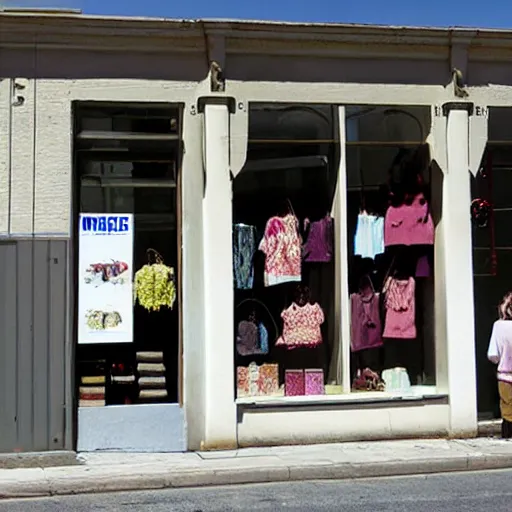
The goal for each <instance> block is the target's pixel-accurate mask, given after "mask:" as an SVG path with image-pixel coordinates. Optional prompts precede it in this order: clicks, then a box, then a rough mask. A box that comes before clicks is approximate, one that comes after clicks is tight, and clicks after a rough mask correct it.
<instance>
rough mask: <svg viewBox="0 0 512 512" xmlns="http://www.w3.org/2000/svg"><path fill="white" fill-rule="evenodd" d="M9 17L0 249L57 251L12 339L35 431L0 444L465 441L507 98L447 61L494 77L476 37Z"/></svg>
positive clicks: (15, 433)
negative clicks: (25, 325) (495, 126)
mask: <svg viewBox="0 0 512 512" xmlns="http://www.w3.org/2000/svg"><path fill="white" fill-rule="evenodd" d="M2 20H3V22H4V24H5V25H6V27H7V28H6V31H4V35H3V36H2V37H3V38H4V40H2V41H0V44H2V45H3V48H5V49H4V55H5V57H4V59H5V63H6V66H5V69H6V71H4V76H5V79H3V80H2V81H1V82H0V97H1V99H2V102H1V104H2V108H3V110H0V113H1V115H0V123H2V124H1V129H0V144H2V148H1V150H0V155H1V156H0V158H1V160H0V164H1V167H0V179H1V180H2V184H3V185H2V186H0V194H3V195H2V200H1V201H0V204H1V205H3V206H2V208H3V211H2V217H1V222H2V224H1V225H0V232H2V234H3V237H2V241H1V247H2V250H4V251H5V254H6V255H9V254H11V253H9V252H8V251H9V250H10V251H11V252H12V250H14V249H13V247H14V246H16V249H15V250H16V251H18V253H17V254H18V256H17V259H16V258H14V259H15V260H16V265H15V268H16V269H17V270H16V272H18V274H20V272H21V274H20V275H22V274H23V269H24V268H25V267H24V266H23V265H28V267H29V268H30V269H39V270H38V271H36V270H31V272H30V276H32V277H30V276H29V277H27V274H25V279H29V280H30V279H32V280H34V282H36V280H35V279H36V276H37V275H38V272H39V271H41V268H42V267H43V263H44V264H45V265H48V264H49V263H52V264H53V262H54V261H55V260H58V257H57V256H53V255H50V256H49V254H50V253H51V251H53V250H54V249H51V250H50V253H49V252H48V250H49V249H46V252H45V251H44V250H42V249H39V246H40V244H43V243H44V244H56V243H57V242H58V241H59V242H60V243H61V244H63V247H64V253H65V263H62V261H61V262H60V263H61V264H62V267H59V270H58V276H60V278H61V279H62V280H63V281H64V282H65V284H64V285H63V288H62V290H61V292H60V293H61V296H62V297H61V296H59V297H60V299H59V300H61V304H62V311H63V312H62V314H61V315H60V316H59V315H56V314H54V313H53V314H52V311H53V309H52V308H50V310H49V311H50V312H49V313H48V315H49V316H48V320H47V323H46V324H44V328H45V329H46V330H47V331H48V333H49V334H48V337H47V339H46V341H45V344H38V341H37V339H36V338H35V337H34V335H32V334H30V333H25V334H23V332H22V334H23V336H25V337H24V338H23V340H24V341H23V343H25V345H24V346H25V347H26V348H27V350H28V354H29V355H28V356H20V354H19V352H17V351H16V350H17V349H16V346H17V344H19V339H20V338H19V336H20V334H16V333H19V329H18V330H17V328H16V327H15V326H13V327H12V331H11V330H8V332H9V340H11V341H10V342H9V343H11V344H10V345H9V347H10V348H9V350H10V352H9V354H11V356H10V357H16V358H17V364H16V365H15V367H16V368H17V370H16V371H15V372H14V373H13V372H7V373H6V374H5V375H6V376H5V378H6V382H7V381H8V380H9V379H11V380H13V382H14V381H15V382H16V386H17V387H16V386H15V389H18V391H17V392H16V393H18V394H16V396H17V397H21V396H25V395H26V396H27V397H28V398H27V400H29V402H30V404H33V405H34V407H32V406H29V405H30V404H28V403H27V402H23V404H22V401H21V399H18V398H16V397H15V398H14V399H13V400H11V402H12V405H11V406H10V407H11V408H12V411H13V413H14V414H15V413H16V411H18V410H19V409H20V408H21V409H20V410H22V412H23V414H22V420H23V422H24V424H27V422H28V423H29V424H31V425H33V428H34V429H35V428H36V426H37V425H38V424H39V423H44V422H46V424H47V425H50V426H51V428H48V429H47V430H48V431H47V433H46V434H47V435H46V437H45V439H40V442H39V444H38V443H36V442H35V438H34V436H33V433H32V432H31V431H30V429H29V430H27V431H26V432H25V433H23V429H22V435H21V437H20V432H19V428H18V427H17V426H16V421H20V420H16V421H15V422H14V423H12V424H11V423H9V422H7V421H6V422H5V425H3V426H2V430H4V429H5V430H6V431H7V432H12V436H11V438H10V439H11V441H9V443H8V444H9V445H8V446H7V445H6V448H5V450H6V451H11V450H13V449H15V448H17V449H23V450H30V449H36V448H37V449H63V448H67V449H78V450H100V449H103V450H105V449H114V450H124V451H128V450H131V451H183V450H193V449H222V448H232V447H236V446H257V445H269V444H288V443H308V442H330V441H346V440H355V439H378V438H399V437H421V436H453V437H458V436H461V437H470V436H474V435H475V434H476V429H477V405H476V403H477V402H476V363H475V327H474V322H473V318H474V316H475V315H474V300H473V250H472V229H474V228H472V224H471V215H470V213H469V212H470V203H471V199H472V196H471V190H470V184H471V174H473V175H476V174H477V172H478V171H479V170H480V168H481V162H482V156H483V153H484V150H485V147H486V143H487V120H488V117H489V116H488V111H489V106H491V105H493V104H495V105H497V106H498V105H502V106H503V105H506V104H507V103H508V102H509V100H510V101H511V102H512V90H511V92H509V90H508V89H509V88H508V87H505V86H504V87H501V88H499V87H496V86H485V87H483V86H481V83H480V81H481V79H480V78H478V80H477V79H476V78H472V80H473V82H472V83H470V85H469V86H468V87H467V88H466V89H463V88H462V89H461V87H459V85H463V84H459V83H455V84H454V83H450V80H451V75H450V70H451V69H452V68H453V67H457V68H459V69H463V70H464V71H466V70H467V69H469V68H471V69H473V68H472V66H473V65H474V66H475V69H476V70H477V72H475V74H474V75H473V74H469V75H468V76H470V77H485V76H486V75H485V70H484V68H485V66H486V64H485V63H482V62H483V61H482V58H481V54H480V53H478V52H477V54H476V55H477V56H476V57H475V58H476V59H477V61H476V63H473V62H472V61H471V59H472V58H473V57H474V55H475V53H474V52H475V51H476V50H473V47H474V48H478V51H480V47H479V46H478V45H479V44H486V39H485V37H484V36H482V35H480V34H479V35H478V36H477V35H475V34H473V35H471V37H470V34H469V33H468V32H466V31H452V32H449V31H446V30H423V29H393V28H382V27H344V26H322V25H318V26H302V25H286V24H264V23H249V22H247V23H244V22H225V23H224V22H222V23H221V22H204V23H203V22H197V23H185V22H174V21H161V20H160V21H157V20H129V19H125V20H116V21H115V23H114V21H112V20H108V19H101V18H87V17H83V16H76V15H59V16H48V15H42V14H38V15H35V14H33V15H19V14H18V15H16V14H4V15H2ZM43 26H45V27H46V30H45V31H44V32H42V31H41V27H43ZM63 27H67V28H69V29H70V30H71V32H70V35H67V36H66V37H70V38H71V39H72V41H73V45H70V46H69V48H65V47H64V44H63V42H62V41H61V39H59V38H62V37H63V36H61V35H60V31H61V30H63ZM21 28H23V29H24V30H25V32H26V31H30V32H31V33H33V34H34V40H36V41H37V44H36V45H35V46H34V45H33V44H32V43H30V44H29V43H24V45H25V46H22V47H20V46H19V43H20V41H19V33H20V32H19V31H20V30H21ZM112 31H115V33H116V38H115V39H116V41H115V43H114V42H110V40H109V39H108V37H107V36H108V35H109V34H111V33H112ZM98 34H100V35H101V34H102V37H103V38H105V39H104V40H103V42H102V43H101V44H100V43H99V40H100V39H101V38H99V37H98ZM162 34H165V35H162ZM486 37H487V36H486ZM488 37H490V36H488ZM393 38H396V40H395V39H393ZM468 38H469V39H468ZM478 38H481V40H482V41H483V42H481V41H480V39H478ZM319 39H321V40H322V41H323V45H322V47H321V48H320V47H319V46H318V44H317V42H318V40H319ZM473 39H474V42H471V41H473ZM205 40H206V47H205ZM59 41H61V43H58V42H59ZM59 44H60V46H59ZM472 45H473V46H472ZM56 48H58V49H56ZM405 50H407V52H405ZM20 52H21V53H20ZM404 52H405V53H404ZM472 52H473V53H472ZM21 54H23V55H22V56H23V57H24V58H23V59H21V60H20V55H21ZM79 57H80V59H79ZM79 62H80V64H79ZM211 62H214V64H211V65H208V64H209V63H211ZM63 63H66V66H64V64H63ZM84 63H87V65H85V64H84ZM27 77H29V78H27ZM31 77H36V79H32V78H31ZM498 89H499V91H498ZM498 92H499V94H498ZM465 94H466V95H467V96H464V95H465ZM509 96H510V98H509ZM493 102H494V103H493ZM511 104H512V103H511ZM26 126H31V127H32V130H29V132H28V133H27V131H26ZM393 216H394V217H393ZM404 219H405V220H404ZM411 219H413V220H414V222H412V221H411ZM410 221H411V222H410ZM390 230H391V231H390ZM393 230H394V231H393ZM391 233H393V234H391ZM23 243H25V244H28V245H27V248H26V249H23V245H19V244H23ZM6 247H9V249H8V250H7V249H5V248H6ZM45 247H46V246H45ZM55 250H56V249H55ZM23 251H24V252H23ZM13 254H14V253H13ZM51 254H53V253H51ZM13 257H14V256H13ZM6 258H7V256H6ZM6 261H7V260H6ZM154 263H157V264H159V265H160V267H158V271H162V272H163V273H164V274H165V278H163V279H161V274H158V273H157V274H155V273H153V271H154V270H155V268H154V267H153V268H151V269H150V270H148V269H147V268H146V265H148V264H149V265H151V264H154ZM55 264H57V263H55ZM13 268H14V267H13ZM144 272H147V274H144ZM54 273H55V269H54ZM18 274H16V275H18ZM158 276H160V277H158ZM17 279H18V283H22V284H23V280H21V281H20V279H22V278H20V277H18V278H17ZM157 280H158V283H159V284H158V293H155V289H156V285H152V284H151V283H153V282H156V281H157ZM55 283H56V281H55V275H54V278H53V279H51V278H48V280H47V282H46V284H44V283H41V282H38V283H37V285H35V284H32V285H31V288H30V289H31V293H32V295H30V301H31V304H32V306H31V309H30V313H29V315H30V317H31V318H38V317H37V315H38V313H37V312H38V311H40V308H41V304H42V302H41V300H42V299H41V300H40V299H39V296H40V294H39V292H40V291H41V292H42V293H43V296H44V297H49V296H51V290H52V289H53V288H52V285H53V286H55ZM2 286H3V289H4V290H5V289H7V287H8V286H9V283H7V282H6V283H4V284H3V285H2ZM45 286H46V288H45ZM36 289H37V291H38V293H37V294H36ZM48 290H50V291H48ZM45 294H46V295H45ZM49 294H50V295H49ZM134 297H135V300H134ZM155 301H156V302H158V304H159V305H160V308H159V309H158V310H155V309H154V307H153V306H154V305H155ZM11 302H12V301H11ZM43 302H44V301H43ZM45 303H46V302H45ZM50 303H51V301H50ZM158 304H157V305H158ZM15 307H18V308H19V309H18V313H17V314H18V316H19V315H21V313H22V312H23V309H21V308H20V306H19V305H17V306H16V304H14V303H12V304H11V305H10V308H11V309H7V308H5V310H4V311H2V314H4V318H6V319H7V318H8V317H10V315H12V314H13V313H12V312H13V311H14V309H13V308H15ZM20 318H21V317H20ZM477 323H478V318H477ZM38 325H41V324H38ZM59 328H60V331H58V329H59ZM9 329H11V328H9ZM57 332H58V333H59V334H58V336H57V335H55V333H57ZM36 337H37V336H36ZM13 347H14V348H13ZM57 349H58V350H59V351H60V352H59V354H60V356H59V359H58V360H54V359H53V358H52V357H50V354H52V353H54V351H55V350H57ZM5 353H6V354H8V352H7V350H6V351H5ZM36 355H38V356H40V359H37V360H44V361H48V362H47V363H45V364H43V365H42V366H41V365H34V364H33V361H34V360H35V358H36ZM24 357H25V358H24ZM45 358H46V359H45ZM7 360H8V358H7V356H6V358H5V359H4V361H7ZM6 366H7V364H6ZM22 374H23V375H32V377H31V380H30V383H31V384H30V385H29V386H27V385H26V384H25V383H24V381H23V379H22V378H21V376H22ZM37 383H39V384H41V386H43V385H46V388H45V389H47V390H48V393H47V394H46V395H44V399H43V401H42V402H37V407H36V406H35V404H36V400H35V398H34V397H33V396H32V395H30V393H29V390H33V389H36V387H37V386H38V384H37ZM22 391H23V393H25V394H22ZM40 393H41V392H40ZM56 397H57V398H56ZM9 400H10V399H9ZM56 401H57V403H56ZM43 409H44V410H43ZM15 416H16V414H15ZM48 418H51V421H50V423H48ZM17 428H18V430H17ZM57 429H60V432H61V433H62V435H61V436H59V437H58V441H54V442H53V444H52V440H53V439H57V437H56V436H55V435H54V434H53V432H54V431H56V430H57Z"/></svg>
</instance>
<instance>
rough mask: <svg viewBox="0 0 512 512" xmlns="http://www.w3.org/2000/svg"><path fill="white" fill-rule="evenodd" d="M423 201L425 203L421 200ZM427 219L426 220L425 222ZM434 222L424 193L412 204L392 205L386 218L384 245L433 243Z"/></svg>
mask: <svg viewBox="0 0 512 512" xmlns="http://www.w3.org/2000/svg"><path fill="white" fill-rule="evenodd" d="M422 201H423V204H421V202H422ZM425 220H426V222H425ZM433 243H434V222H433V221H432V216H431V215H430V213H429V209H428V203H427V201H426V200H425V197H424V196H423V194H419V195H418V196H416V197H415V198H414V201H413V202H412V204H411V205H406V204H403V205H401V206H397V207H395V206H390V207H389V208H388V209H387V211H386V216H385V218H384V245H385V246H386V247H387V246H389V245H433Z"/></svg>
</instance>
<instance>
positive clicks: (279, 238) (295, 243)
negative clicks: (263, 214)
mask: <svg viewBox="0 0 512 512" xmlns="http://www.w3.org/2000/svg"><path fill="white" fill-rule="evenodd" d="M259 249H260V251H262V252H264V253H265V276H264V282H265V286H273V285H276V284H282V283H287V282H291V281H300V280H301V238H300V236H299V232H298V221H297V217H295V215H292V214H288V215H286V216H285V217H272V218H270V219H269V220H268V221H267V225H266V227H265V234H264V235H263V238H262V240H261V242H260V246H259Z"/></svg>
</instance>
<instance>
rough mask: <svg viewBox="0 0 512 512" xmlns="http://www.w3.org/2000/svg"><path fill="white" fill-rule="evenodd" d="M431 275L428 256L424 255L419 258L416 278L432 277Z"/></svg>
mask: <svg viewBox="0 0 512 512" xmlns="http://www.w3.org/2000/svg"><path fill="white" fill-rule="evenodd" d="M430 274H431V272H430V263H429V261H428V256H427V255H425V254H424V255H423V256H420V257H419V258H418V262H417V263H416V277H430Z"/></svg>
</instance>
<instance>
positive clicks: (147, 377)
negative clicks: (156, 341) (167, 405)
mask: <svg viewBox="0 0 512 512" xmlns="http://www.w3.org/2000/svg"><path fill="white" fill-rule="evenodd" d="M136 357H137V373H138V374H139V378H138V386H139V402H141V403H144V402H150V403H152V402H158V401H164V400H165V399H167V389H166V379H165V365H164V363H163V358H164V354H163V352H137V354H136Z"/></svg>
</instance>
